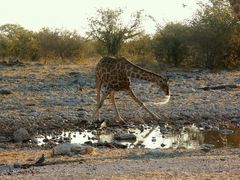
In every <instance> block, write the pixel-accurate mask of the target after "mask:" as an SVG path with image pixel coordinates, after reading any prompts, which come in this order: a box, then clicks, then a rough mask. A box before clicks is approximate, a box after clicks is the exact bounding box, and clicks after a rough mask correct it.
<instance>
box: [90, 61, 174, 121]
mask: <svg viewBox="0 0 240 180" xmlns="http://www.w3.org/2000/svg"><path fill="white" fill-rule="evenodd" d="M129 78H136V79H142V80H147V81H150V82H154V83H156V84H158V85H159V86H160V88H161V89H162V90H163V92H164V93H165V95H166V97H167V99H166V101H165V103H167V102H168V101H169V98H170V92H169V85H168V82H167V81H168V79H167V78H165V77H162V76H160V75H158V74H155V73H153V72H150V71H148V70H146V69H143V68H140V67H138V66H136V65H134V64H133V63H131V62H129V61H128V60H127V59H126V58H124V57H121V58H114V57H103V58H102V59H101V60H100V61H99V63H98V64H97V66H96V89H97V108H96V111H95V114H94V118H95V120H98V121H99V120H100V119H99V118H100V116H99V109H100V108H101V107H102V105H103V102H104V100H105V99H106V98H107V97H108V96H110V100H111V103H112V105H113V107H114V110H115V112H116V118H115V121H116V122H119V121H122V122H125V121H124V120H123V119H122V118H121V116H120V114H119V111H118V109H117V107H116V103H115V98H114V96H115V92H116V91H126V92H127V93H128V95H130V97H131V98H132V99H133V100H134V101H135V102H136V103H137V104H139V105H140V106H141V107H142V108H143V109H145V110H146V111H147V112H148V113H149V114H150V115H151V116H152V117H153V118H156V119H158V120H159V117H158V116H157V115H156V114H155V113H153V112H151V111H150V110H149V109H148V108H147V107H146V106H145V105H144V104H143V102H142V101H141V100H140V99H138V98H137V96H136V95H135V94H134V92H133V91H132V90H131V88H130V84H131V82H130V79H129ZM101 89H103V92H102V97H100V93H101Z"/></svg>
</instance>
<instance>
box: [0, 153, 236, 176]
mask: <svg viewBox="0 0 240 180" xmlns="http://www.w3.org/2000/svg"><path fill="white" fill-rule="evenodd" d="M41 153H45V154H46V162H45V163H46V164H51V165H44V166H39V167H31V168H29V169H20V170H19V169H15V170H13V171H11V172H8V173H2V175H1V176H0V179H239V178H240V150H239V149H218V150H212V151H210V152H208V153H206V152H203V151H197V150H195V151H189V150H188V151H186V150H177V151H172V150H146V149H145V150H144V149H128V150H126V149H125V150H119V149H96V150H95V152H94V153H92V154H91V155H82V156H73V157H67V156H58V157H56V156H55V157H51V151H49V150H45V151H43V150H42V151H39V150H34V151H33V150H31V151H30V150H27V151H15V152H5V153H0V159H3V158H5V159H6V158H7V159H8V161H9V162H14V161H15V159H16V158H17V159H18V161H19V162H26V163H30V162H31V161H33V162H34V161H35V159H34V157H38V156H40V155H41ZM4 156H5V157H4Z"/></svg>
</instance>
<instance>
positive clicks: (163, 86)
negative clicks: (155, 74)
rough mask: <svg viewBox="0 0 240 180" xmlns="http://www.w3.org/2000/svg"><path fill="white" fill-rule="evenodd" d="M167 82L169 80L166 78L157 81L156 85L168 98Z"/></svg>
mask: <svg viewBox="0 0 240 180" xmlns="http://www.w3.org/2000/svg"><path fill="white" fill-rule="evenodd" d="M168 80H169V79H168V78H161V79H160V80H159V81H158V85H159V86H160V87H161V89H162V90H163V92H164V93H165V95H166V96H170V90H169V85H168Z"/></svg>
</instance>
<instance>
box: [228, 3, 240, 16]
mask: <svg viewBox="0 0 240 180" xmlns="http://www.w3.org/2000/svg"><path fill="white" fill-rule="evenodd" d="M229 2H230V4H231V6H232V9H233V11H234V13H235V14H236V17H237V18H238V20H240V0H229Z"/></svg>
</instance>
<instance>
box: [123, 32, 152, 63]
mask: <svg viewBox="0 0 240 180" xmlns="http://www.w3.org/2000/svg"><path fill="white" fill-rule="evenodd" d="M120 53H121V55H124V56H127V57H131V59H133V60H137V61H140V62H138V64H139V63H142V64H143V65H145V64H148V63H150V62H152V61H153V60H154V55H153V50H152V38H151V37H150V36H149V35H142V36H139V37H137V38H134V39H132V40H131V41H127V42H126V43H125V44H124V45H123V46H122V48H121V50H120Z"/></svg>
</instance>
